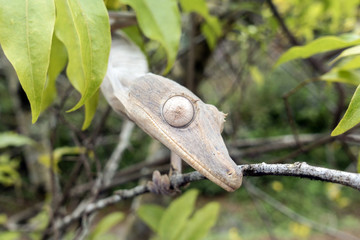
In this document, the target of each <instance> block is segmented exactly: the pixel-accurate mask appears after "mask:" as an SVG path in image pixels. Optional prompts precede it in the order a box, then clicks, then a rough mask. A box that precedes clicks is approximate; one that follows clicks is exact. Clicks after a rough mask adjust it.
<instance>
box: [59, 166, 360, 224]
mask: <svg viewBox="0 0 360 240" xmlns="http://www.w3.org/2000/svg"><path fill="white" fill-rule="evenodd" d="M239 168H241V170H242V172H243V174H244V176H267V175H276V176H292V177H300V178H309V179H312V180H320V181H325V182H332V183H338V184H341V185H344V186H349V187H351V188H354V189H357V190H360V174H357V173H349V172H344V171H339V170H333V169H327V168H323V167H314V166H310V165H308V164H307V163H305V162H302V163H301V162H296V163H293V164H266V163H259V164H247V165H239ZM202 179H205V177H204V176H203V175H201V174H200V173H199V172H197V171H194V172H191V173H187V174H178V175H174V176H172V177H171V187H172V188H179V187H181V186H184V185H186V184H187V183H190V182H194V181H198V180H202ZM147 192H149V189H148V188H147V186H146V185H143V186H137V187H135V188H132V189H127V190H120V191H117V192H115V194H114V195H112V196H109V197H106V198H103V199H100V200H97V201H95V202H93V203H89V204H87V205H84V206H83V207H82V209H76V210H77V211H74V212H72V213H71V214H69V215H67V216H65V217H64V218H61V219H59V220H58V221H56V223H55V229H62V228H65V227H66V226H68V225H69V224H70V223H72V222H73V221H76V220H78V219H80V218H82V217H83V216H86V215H89V214H91V213H94V212H95V211H98V210H100V209H103V208H105V207H107V206H110V205H113V204H116V203H118V202H120V201H122V200H125V199H129V198H133V197H136V196H138V195H142V194H144V193H147Z"/></svg>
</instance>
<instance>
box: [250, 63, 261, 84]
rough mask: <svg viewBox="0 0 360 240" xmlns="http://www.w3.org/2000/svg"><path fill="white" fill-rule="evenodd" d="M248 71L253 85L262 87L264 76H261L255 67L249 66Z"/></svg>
mask: <svg viewBox="0 0 360 240" xmlns="http://www.w3.org/2000/svg"><path fill="white" fill-rule="evenodd" d="M249 70H250V75H251V78H252V79H253V80H254V81H255V83H256V84H257V85H258V86H260V87H261V86H263V85H264V76H263V75H262V74H261V72H260V70H259V68H258V67H256V66H250V67H249Z"/></svg>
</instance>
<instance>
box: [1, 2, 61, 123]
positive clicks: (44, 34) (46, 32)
mask: <svg viewBox="0 0 360 240" xmlns="http://www.w3.org/2000/svg"><path fill="white" fill-rule="evenodd" d="M0 5H1V8H0V44H1V46H2V49H3V50H4V53H5V55H6V57H7V58H8V59H9V61H10V62H11V64H12V65H13V66H14V68H15V71H16V73H17V75H18V77H19V80H20V83H21V86H22V88H23V89H24V91H25V93H26V95H27V97H28V99H29V102H30V106H31V113H32V122H33V123H34V122H36V120H37V119H38V117H39V115H40V112H41V106H42V101H43V99H42V98H43V91H44V89H45V86H46V78H47V70H48V66H49V62H50V48H51V39H52V36H53V30H54V23H55V6H54V1H49V0H38V1H27V0H11V1H7V0H0Z"/></svg>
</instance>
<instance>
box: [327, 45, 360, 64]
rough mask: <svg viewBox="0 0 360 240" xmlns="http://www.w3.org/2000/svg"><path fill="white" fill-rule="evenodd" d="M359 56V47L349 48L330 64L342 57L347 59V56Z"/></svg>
mask: <svg viewBox="0 0 360 240" xmlns="http://www.w3.org/2000/svg"><path fill="white" fill-rule="evenodd" d="M359 54H360V46H355V47H351V48H348V49H345V50H344V51H342V52H341V53H340V54H339V56H337V57H336V58H335V59H334V60H333V61H331V62H332V63H334V62H336V61H338V60H339V59H340V58H343V57H348V56H352V55H359Z"/></svg>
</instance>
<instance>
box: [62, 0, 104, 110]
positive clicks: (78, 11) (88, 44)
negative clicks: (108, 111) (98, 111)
mask: <svg viewBox="0 0 360 240" xmlns="http://www.w3.org/2000/svg"><path fill="white" fill-rule="evenodd" d="M55 3H56V11H57V17H56V22H55V33H56V36H57V37H58V38H59V39H60V40H61V41H62V42H63V43H64V45H65V47H66V49H67V52H68V56H69V63H68V66H67V69H66V72H67V75H68V77H69V80H70V82H71V84H72V85H73V86H74V87H75V89H76V90H77V91H79V92H80V93H81V99H80V100H79V102H78V103H77V104H76V105H75V106H74V107H73V108H72V109H71V110H70V111H74V110H76V109H78V108H79V107H81V106H82V105H83V104H85V103H86V101H88V100H89V99H90V98H91V97H92V96H93V95H94V94H95V93H96V92H97V91H98V89H99V87H100V84H101V82H102V80H103V78H104V76H105V73H106V69H107V62H108V57H109V52H110V44H111V36H110V25H109V18H108V14H107V10H106V8H105V5H104V2H103V1H101V0H91V1H87V0H71V1H70V0H55Z"/></svg>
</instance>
